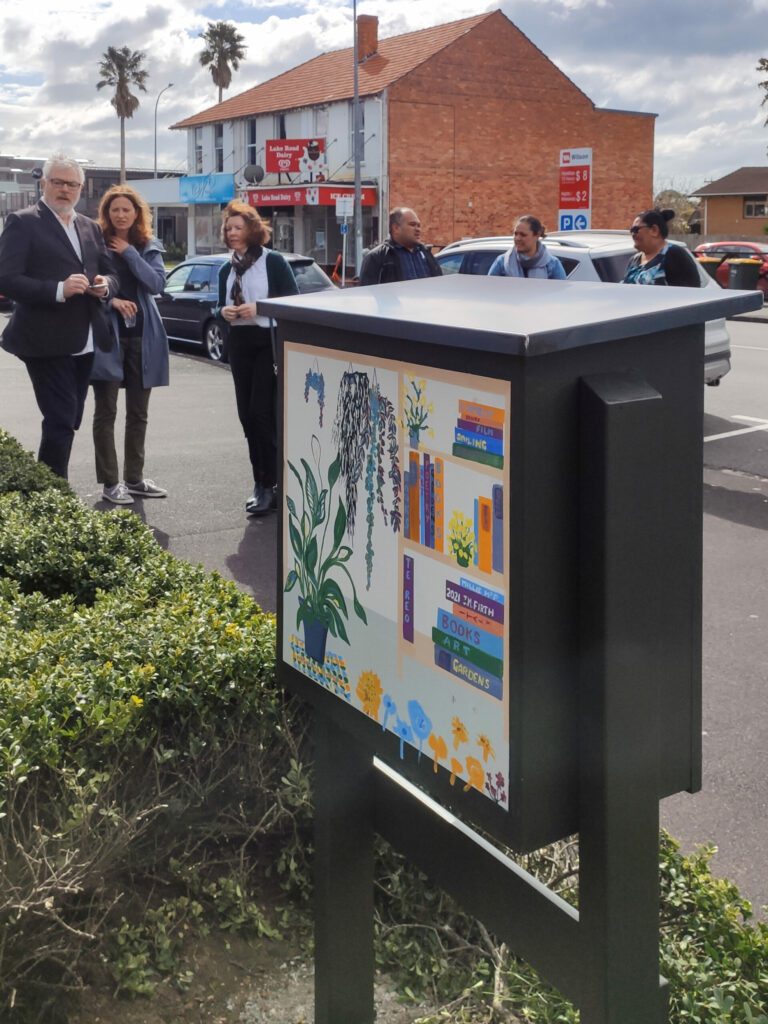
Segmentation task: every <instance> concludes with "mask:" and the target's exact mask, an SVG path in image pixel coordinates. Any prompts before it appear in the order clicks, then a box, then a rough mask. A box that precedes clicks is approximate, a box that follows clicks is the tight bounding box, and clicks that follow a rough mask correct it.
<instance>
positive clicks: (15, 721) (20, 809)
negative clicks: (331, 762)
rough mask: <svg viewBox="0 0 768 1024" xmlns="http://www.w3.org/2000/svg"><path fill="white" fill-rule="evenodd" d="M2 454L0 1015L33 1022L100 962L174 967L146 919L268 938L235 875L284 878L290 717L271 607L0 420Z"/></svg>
mask: <svg viewBox="0 0 768 1024" xmlns="http://www.w3.org/2000/svg"><path fill="white" fill-rule="evenodd" d="M25 460H26V461H27V462H29V463H30V464H31V465H30V466H27V467H26V468H25V467H24V462H25ZM8 466H10V467H11V470H12V477H11V479H12V480H14V481H24V482H25V485H26V484H29V493H22V492H20V491H15V490H12V489H11V487H10V484H9V481H8V479H6V478H3V480H2V484H1V485H0V1020H3V1021H5V1020H14V1021H15V1020H19V1021H21V1020H24V1021H26V1020H35V1021H37V1020H40V1021H46V1024H48V1022H52V1021H54V1020H57V1019H59V1016H58V1015H62V1014H63V1012H64V1011H63V1009H62V1007H63V1005H64V1004H63V1003H62V1000H61V998H60V994H61V992H62V990H67V989H73V990H76V989H77V988H78V987H80V986H81V985H82V983H83V981H84V980H86V979H88V978H90V977H92V976H93V971H94V970H97V969H99V968H98V965H99V964H101V963H102V962H106V963H107V965H108V966H107V969H108V973H109V974H110V975H111V977H112V981H113V983H114V984H115V986H116V988H117V989H118V990H119V991H123V992H127V993H139V992H148V991H151V988H152V986H153V982H154V981H155V980H157V978H158V977H159V976H160V974H162V973H163V972H167V971H170V972H171V973H173V971H174V970H177V971H178V972H179V979H181V978H182V977H183V975H184V971H183V970H182V964H181V961H180V960H177V959H174V958H173V957H171V958H170V959H169V958H168V957H167V956H166V957H165V959H164V960H162V958H161V960H160V961H158V959H157V956H155V955H154V954H153V955H150V953H149V951H150V949H156V942H157V935H158V928H160V927H161V925H162V927H163V928H165V929H166V931H167V935H168V941H169V943H171V938H170V936H171V935H174V936H175V937H176V939H178V938H179V936H181V935H183V934H185V929H187V928H188V927H189V922H190V921H191V920H196V921H201V920H203V919H204V918H210V919H211V920H218V921H219V922H220V923H222V922H223V923H224V924H227V923H229V925H230V926H233V925H232V922H234V921H237V922H238V927H245V928H251V930H253V931H254V932H255V933H262V934H264V933H270V931H271V930H272V928H273V925H272V924H270V922H269V920H268V918H267V916H265V915H264V914H263V913H262V912H261V911H260V910H259V908H258V907H257V905H256V904H255V903H254V901H253V899H252V895H251V889H252V887H253V885H254V883H255V882H256V881H257V879H258V878H260V877H261V878H263V877H264V876H265V875H266V873H268V872H270V871H271V872H274V871H275V868H276V867H277V868H278V869H279V868H281V867H285V874H286V877H290V872H291V870H292V868H291V865H290V863H288V862H287V861H286V859H285V851H286V850H287V849H290V844H291V843H295V842H297V841H298V838H297V824H296V811H297V808H300V807H302V806H303V805H304V804H305V803H306V786H305V784H304V783H303V782H301V781H299V782H298V783H297V782H295V779H296V774H297V770H298V765H299V763H300V758H301V751H300V745H301V742H302V729H303V725H302V718H301V715H300V714H299V713H298V712H297V710H296V709H295V708H294V707H293V706H292V705H290V704H289V703H287V702H286V700H285V698H284V696H283V694H282V692H281V691H280V690H279V689H278V687H277V686H276V684H275V681H274V652H275V623H274V618H273V616H271V615H267V614H265V613H263V612H262V611H261V610H260V609H259V608H258V606H257V605H256V604H255V603H254V602H253V601H252V600H251V599H250V598H249V597H248V596H246V595H245V594H243V593H241V592H240V591H239V590H238V589H237V588H236V587H235V586H234V584H232V583H230V582H228V581H225V580H223V579H222V578H221V577H219V576H218V575H216V574H209V573H207V572H205V571H204V570H203V569H201V568H199V567H194V566H190V565H188V564H186V563H184V562H181V561H178V560H176V559H175V558H173V557H172V556H170V555H169V554H167V553H166V552H164V551H163V550H162V549H161V548H160V547H159V545H158V544H157V543H156V542H155V540H154V539H153V537H152V534H151V532H150V531H149V530H148V529H147V528H146V527H145V526H144V525H143V524H142V523H141V521H140V520H139V519H138V518H137V517H136V516H135V515H133V514H132V513H131V512H127V511H125V510H115V511H111V512H108V513H100V512H95V511H93V510H91V509H87V508H86V507H84V506H83V505H82V503H81V502H80V501H79V500H78V499H77V498H76V497H74V496H73V495H72V494H71V492H70V491H69V488H68V487H67V486H66V485H64V486H60V485H59V486H56V487H48V488H45V486H44V485H45V484H46V482H48V483H50V482H51V481H50V480H48V479H47V470H45V468H44V467H39V466H35V465H34V464H33V463H32V460H31V458H30V457H29V456H28V455H26V454H25V453H23V452H21V449H19V448H18V445H16V442H15V441H13V439H12V438H9V437H8V435H7V434H0V471H2V472H4V471H5V467H8ZM53 483H54V484H56V483H57V482H56V480H55V479H54V481H53ZM62 483H63V482H62ZM297 794H298V795H297ZM307 818H308V811H306V810H304V811H303V820H304V821H306V820H307ZM238 872H239V873H240V875H241V876H242V879H240V878H238ZM241 880H242V883H243V884H242V887H241V886H240V884H239V883H240V881H241ZM158 885H160V886H161V892H162V893H163V898H162V899H161V901H160V904H159V905H158V903H157V897H156V896H155V897H154V898H153V900H152V901H149V902H148V895H147V894H148V893H149V891H150V889H151V888H152V887H153V886H154V887H155V888H156V887H157V886H158ZM237 893H240V895H239V896H237V895H236V894H237ZM233 894H235V895H233ZM238 900H239V904H240V905H238V906H235V904H236V903H237V902H238ZM142 936H143V938H141V937H142ZM176 939H174V941H176ZM142 942H143V944H144V945H143V947H142V948H140V949H139V948H138V947H139V946H142ZM137 943H138V946H137ZM171 945H172V943H171ZM166 952H167V951H166ZM61 1019H64V1017H63V1016H62V1017H61Z"/></svg>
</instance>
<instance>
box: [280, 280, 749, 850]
mask: <svg viewBox="0 0 768 1024" xmlns="http://www.w3.org/2000/svg"><path fill="white" fill-rule="evenodd" d="M711 294H712V293H711V292H709V291H707V292H706V293H705V292H701V293H699V292H692V291H691V290H687V289H676V288H641V287H629V286H626V287H624V286H606V285H598V284H594V285H592V284H577V283H572V282H539V281H522V282H518V281H513V280H508V279H496V278H472V277H462V276H458V277H451V278H442V279H434V280H427V281H416V282H406V283H405V284H401V285H397V286H396V285H391V286H381V287H378V288H362V289H349V290H347V291H336V290H334V291H333V292H323V293H319V294H317V295H313V296H299V297H296V298H291V299H285V300H273V301H270V302H267V303H264V304H262V309H263V310H264V311H265V312H271V313H272V314H273V315H275V316H276V317H278V339H279V341H278V348H279V353H278V355H279V367H280V369H279V380H280V388H281V396H282V417H281V423H280V432H281V440H282V453H283V454H282V478H281V488H282V493H283V494H284V496H285V501H284V502H283V508H282V513H281V533H280V552H279V558H280V562H279V579H280V581H281V585H282V587H281V595H280V605H279V643H278V666H279V672H280V675H281V678H283V679H284V680H285V681H286V682H287V683H288V684H289V685H290V686H291V687H293V688H294V689H295V690H297V691H298V692H299V693H300V694H301V695H302V696H304V697H305V698H307V699H308V700H310V701H311V702H313V703H314V704H315V705H316V706H318V707H320V708H322V709H323V710H324V711H325V712H326V713H328V714H330V715H332V716H333V717H334V719H335V720H336V721H337V722H338V723H339V725H340V726H342V728H343V729H345V730H347V731H348V732H349V734H350V735H352V736H354V737H355V738H356V741H357V742H362V743H364V744H365V745H366V746H368V747H369V748H370V750H371V751H372V752H373V753H375V754H376V755H378V756H379V757H380V758H381V759H383V760H385V761H386V762H387V763H389V764H390V765H391V766H392V767H394V768H395V769H396V770H397V772H398V773H400V774H401V775H403V776H405V777H406V778H408V779H410V780H411V781H413V782H414V783H416V784H417V785H418V786H419V787H421V788H422V789H424V790H426V791H427V792H429V793H430V794H431V795H432V796H433V797H434V798H435V799H437V800H438V801H439V802H440V803H441V804H442V805H443V806H446V807H449V808H451V809H452V810H454V811H455V812H456V813H457V814H458V815H460V816H461V817H463V818H464V819H466V820H468V821H471V822H473V823H475V824H477V825H480V826H482V827H484V828H485V829H487V830H489V831H490V832H491V834H493V835H495V836H497V837H498V838H499V839H501V840H503V841H504V842H506V843H508V844H509V845H511V846H512V847H513V848H515V849H518V850H530V849H534V848H537V847H539V846H541V845H543V844H545V843H546V842H549V841H551V840H554V839H556V838H560V837H563V836H566V835H568V834H571V833H573V832H576V831H578V827H579V822H578V806H579V792H578V764H579V743H580V739H579V710H580V709H579V672H580V644H581V642H582V641H581V639H580V594H582V593H583V588H584V586H585V582H586V584H587V585H588V580H586V581H585V573H586V574H587V575H588V573H589V567H588V566H586V567H585V566H584V564H583V562H582V561H580V557H581V556H580V542H579V537H580V530H581V528H582V526H583V523H582V519H583V517H584V515H585V514H587V515H588V511H587V512H586V513H585V511H584V507H583V501H582V499H583V495H582V494H581V492H580V488H581V486H582V485H581V484H580V480H581V479H582V474H583V469H584V466H583V465H582V462H583V460H584V458H585V455H584V452H583V451H580V447H579V429H578V422H579V388H580V381H581V380H582V379H583V378H585V377H589V376H591V375H604V374H610V373H624V372H627V371H630V372H633V373H637V374H638V375H639V376H640V377H642V379H644V380H645V381H646V382H647V383H648V384H649V385H650V386H651V387H652V388H653V389H655V390H656V391H658V392H659V393H660V394H661V395H662V396H663V412H662V417H663V431H662V433H663V436H664V438H665V441H664V445H663V450H659V451H658V452H657V453H656V455H657V463H658V481H657V483H658V486H656V487H654V489H653V490H654V493H653V494H647V493H643V492H642V491H638V493H637V494H636V495H635V502H634V509H633V510H631V514H632V515H634V516H636V517H639V518H640V519H642V517H644V516H645V515H649V516H651V515H652V516H653V521H654V522H655V523H659V524H662V528H661V529H659V530H657V536H656V543H655V545H654V556H653V557H654V564H653V566H652V567H650V566H649V567H648V569H649V572H650V578H652V579H653V582H654V585H653V592H652V593H649V595H648V597H649V601H648V603H647V607H646V608H645V610H644V612H643V622H642V629H641V635H642V643H641V644H640V645H639V646H638V644H637V640H636V638H633V639H632V641H631V643H632V644H633V645H634V649H632V650H631V651H629V650H628V651H627V656H628V657H631V658H633V659H640V660H641V661H642V663H643V665H644V666H645V669H646V671H647V676H648V678H649V679H652V680H654V681H655V682H656V683H659V686H658V693H659V700H660V707H659V716H658V729H659V735H658V737H654V742H655V743H656V744H657V749H658V751H659V762H658V771H657V773H656V775H657V777H656V780H655V781H654V785H655V786H656V787H657V790H658V794H657V795H658V796H659V797H662V796H664V795H667V794H671V793H674V792H677V791H680V790H684V789H690V790H693V789H696V788H697V787H698V785H699V775H700V735H701V689H700V685H701V684H700V680H701V666H700V641H701V626H700V621H701V616H700V590H701V520H702V510H701V444H702V436H701V422H702V407H703V377H704V373H703V359H704V353H703V329H704V328H703V322H704V321H705V320H706V319H713V318H714V317H716V316H722V315H723V313H724V312H725V310H726V308H727V307H728V301H729V298H730V300H731V303H733V302H734V301H738V297H737V296H733V293H731V295H730V296H729V295H728V293H726V292H723V296H722V298H720V297H719V296H717V295H715V297H714V298H712V297H711ZM742 302H743V300H742ZM586 457H587V458H588V457H589V456H588V455H587V456H586ZM649 503H650V505H649ZM651 506H652V507H651Z"/></svg>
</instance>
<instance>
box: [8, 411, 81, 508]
mask: <svg viewBox="0 0 768 1024" xmlns="http://www.w3.org/2000/svg"><path fill="white" fill-rule="evenodd" d="M46 490H55V491H61V492H62V493H64V494H71V493H72V489H71V488H70V486H69V484H68V483H67V481H66V480H63V479H62V478H61V477H60V476H56V474H55V473H52V472H51V470H50V469H49V468H48V467H47V466H45V465H43V463H41V462H35V460H34V459H33V458H32V457H31V456H30V454H29V453H28V452H26V451H25V450H24V449H23V448H22V447H21V445H20V444H19V442H18V441H17V440H16V438H15V437H11V435H10V434H9V433H8V432H7V431H6V430H3V428H2V427H0V494H7V493H9V492H10V491H21V492H22V493H23V494H31V493H32V492H33V491H46Z"/></svg>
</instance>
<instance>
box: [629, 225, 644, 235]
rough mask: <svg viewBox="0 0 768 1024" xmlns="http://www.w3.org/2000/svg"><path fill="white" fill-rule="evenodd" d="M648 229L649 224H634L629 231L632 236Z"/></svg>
mask: <svg viewBox="0 0 768 1024" xmlns="http://www.w3.org/2000/svg"><path fill="white" fill-rule="evenodd" d="M647 227H648V225H647V224H634V225H633V226H632V227H631V228H630V229H629V233H630V235H636V234H637V233H638V231H642V229H643V228H647Z"/></svg>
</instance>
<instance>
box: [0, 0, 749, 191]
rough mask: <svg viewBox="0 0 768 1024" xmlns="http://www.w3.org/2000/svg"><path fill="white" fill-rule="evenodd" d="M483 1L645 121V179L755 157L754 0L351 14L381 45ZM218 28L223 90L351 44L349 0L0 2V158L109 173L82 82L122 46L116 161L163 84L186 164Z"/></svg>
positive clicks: (706, 176) (603, 100)
mask: <svg viewBox="0 0 768 1024" xmlns="http://www.w3.org/2000/svg"><path fill="white" fill-rule="evenodd" d="M497 7H501V9H502V10H503V11H504V13H505V14H506V15H507V16H508V17H509V18H510V19H511V20H512V21H513V22H514V23H515V24H516V25H517V26H518V27H519V28H520V29H522V31H523V32H525V33H526V35H527V36H528V37H529V38H530V39H531V40H532V41H533V42H534V43H535V44H536V45H537V46H538V47H539V48H540V49H541V50H543V51H544V53H546V54H547V56H549V57H550V58H551V59H552V60H554V61H555V62H556V63H557V64H558V65H559V66H560V67H561V68H562V69H563V70H564V71H565V72H566V74H568V75H569V77H570V78H571V79H572V80H573V81H574V82H575V83H576V84H577V85H578V86H579V87H580V88H581V89H582V90H583V91H584V92H585V93H586V94H587V95H588V96H589V97H590V98H591V99H592V100H593V101H594V102H595V104H597V106H600V107H613V108H620V109H627V110H643V111H650V112H653V113H656V114H658V115H659V117H658V120H657V122H656V184H657V186H659V187H675V188H679V189H680V190H681V191H687V190H689V189H692V188H694V187H696V186H698V185H700V184H703V183H704V182H706V181H709V180H712V179H714V178H718V177H721V176H722V175H723V174H726V173H728V172H729V171H731V170H733V169H734V168H736V167H740V166H742V165H759V164H763V163H765V162H766V146H767V145H768V128H766V127H764V126H763V121H764V120H765V117H766V115H768V106H767V107H766V108H762V107H761V106H760V100H761V98H762V95H763V93H762V92H761V91H760V90H759V89H758V81H759V78H760V76H759V75H758V73H757V71H756V70H755V68H756V65H757V61H758V59H759V58H760V57H762V56H768V40H765V34H764V32H762V31H761V26H763V25H764V24H765V21H766V16H768V0H741V2H740V3H737V4H732V5H729V4H728V3H727V0H645V2H644V3H637V2H636V0H505V2H501V3H500V2H499V0H493V2H490V3H486V2H484V0H441V2H440V3H439V4H438V3H435V2H434V0H360V2H359V3H358V13H361V14H375V15H377V16H378V18H379V34H380V36H390V35H396V34H398V33H401V32H407V31H410V30H413V29H418V28H426V27H428V26H430V25H434V24H437V23H438V22H445V21H452V20H454V19H457V18H463V17H468V16H470V15H475V14H480V13H482V12H484V11H489V10H494V9H495V8H497ZM219 19H226V20H230V21H233V22H235V23H236V24H237V26H238V29H239V30H240V32H241V33H242V34H243V35H244V36H245V39H246V42H247V45H248V54H247V58H246V61H245V63H244V65H243V66H241V69H240V71H239V72H238V73H237V74H236V75H235V77H234V79H233V85H232V87H231V88H230V90H229V91H228V92H226V93H225V97H227V96H232V95H235V94H236V93H237V92H241V91H243V90H244V89H247V88H249V87H250V86H253V85H256V84H258V83H259V82H262V81H264V80H266V79H268V78H271V77H273V76H274V75H276V74H279V73H280V72H282V71H285V70H286V69H288V68H290V67H293V66H294V65H296V64H299V63H301V62H303V61H305V60H308V59H309V58H311V57H313V56H315V55H317V54H318V53H323V52H325V51H328V50H336V49H341V48H343V47H345V46H351V43H352V35H351V32H352V30H351V24H352V0H294V2H281V0H232V2H227V3H224V2H221V3H216V2H206V0H132V2H131V3H127V2H126V0H119V2H115V0H60V2H59V3H57V4H53V3H52V2H51V0H3V2H2V11H1V13H0V153H3V154H17V155H19V156H33V157H36V156H40V157H45V156H47V155H48V154H49V153H50V152H51V151H53V150H54V149H57V148H64V149H66V150H68V151H69V152H72V153H76V154H78V155H79V156H82V157H85V158H89V159H91V160H93V161H94V162H96V163H106V164H117V163H118V162H119V129H118V121H117V118H116V116H115V114H114V111H113V109H112V107H111V106H110V104H109V92H110V90H109V89H103V90H101V91H99V92H97V91H96V88H95V86H96V82H97V81H98V70H97V64H98V61H99V58H100V56H101V54H102V53H103V52H104V51H105V50H106V48H107V47H108V46H116V47H120V46H124V45H127V46H128V47H130V48H131V49H132V50H143V51H145V53H146V55H147V60H146V67H147V69H148V70H149V73H150V78H149V82H148V90H147V93H146V94H143V93H141V94H139V95H140V99H141V107H140V108H139V110H138V111H137V113H136V115H135V116H134V118H133V120H132V121H129V122H127V130H128V142H127V162H128V164H129V166H132V167H147V168H151V167H152V163H153V146H154V110H155V100H156V99H157V96H158V93H159V91H160V90H161V89H162V88H163V87H164V86H166V85H167V84H168V83H169V82H173V83H174V84H173V88H172V89H169V90H168V91H167V92H165V93H164V94H163V96H162V98H161V99H160V101H159V106H158V119H157V124H158V133H157V134H158V142H157V145H158V163H159V165H160V167H167V168H179V169H182V168H184V157H185V143H184V138H183V133H181V132H170V131H168V130H167V129H168V126H169V125H170V124H172V123H173V122H175V121H178V120H180V119H181V118H183V117H185V116H187V115H189V114H192V113H194V112H196V111H198V110H201V109H204V108H205V107H208V106H211V105H212V104H213V103H214V102H215V101H216V91H215V89H214V86H213V83H212V81H211V78H210V72H209V71H207V70H205V69H203V68H201V67H200V65H199V62H198V55H199V53H200V50H201V48H202V47H201V40H200V39H199V34H200V32H202V31H203V29H204V28H205V26H206V24H207V23H208V22H209V21H216V20H219ZM764 40H765V44H764ZM761 47H762V48H761Z"/></svg>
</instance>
